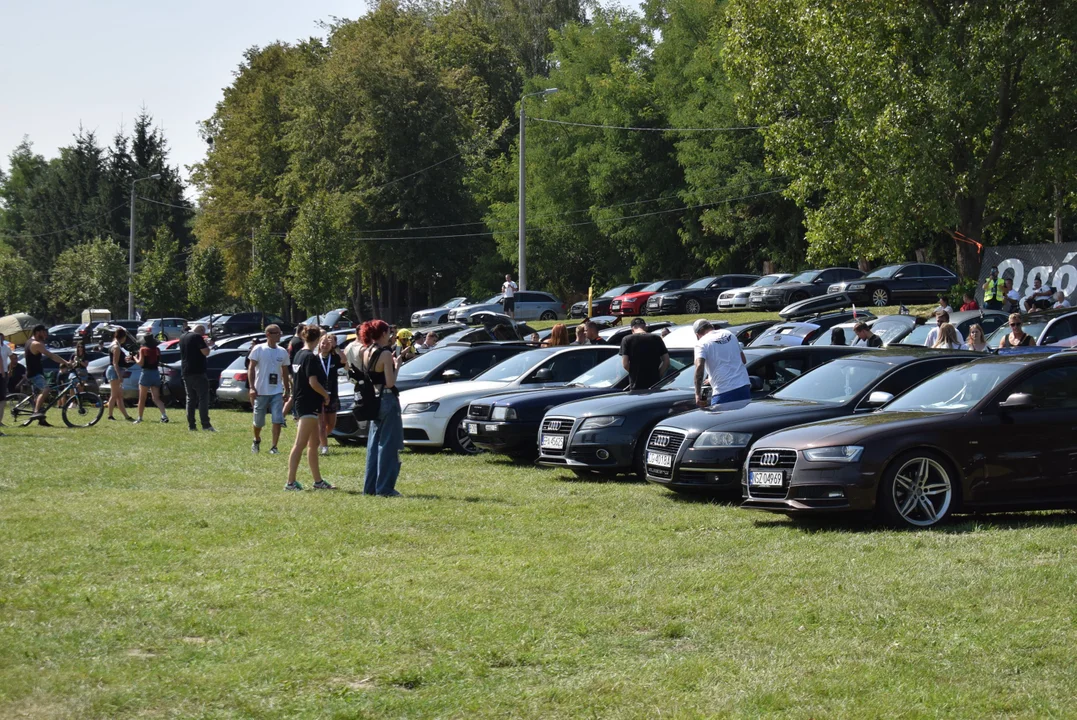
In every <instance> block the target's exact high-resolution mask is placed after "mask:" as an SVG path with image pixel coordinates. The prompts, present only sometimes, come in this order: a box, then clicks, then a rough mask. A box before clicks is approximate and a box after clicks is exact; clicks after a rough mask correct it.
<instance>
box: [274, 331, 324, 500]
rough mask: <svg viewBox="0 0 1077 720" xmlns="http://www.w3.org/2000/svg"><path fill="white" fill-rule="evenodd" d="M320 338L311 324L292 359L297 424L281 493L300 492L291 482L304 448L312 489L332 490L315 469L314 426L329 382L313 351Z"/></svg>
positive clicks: (315, 443) (318, 332)
mask: <svg viewBox="0 0 1077 720" xmlns="http://www.w3.org/2000/svg"><path fill="white" fill-rule="evenodd" d="M321 336H322V329H321V328H319V327H317V326H315V325H312V326H310V327H308V328H305V329H304V330H303V341H304V347H303V349H302V350H300V351H299V352H297V353H296V354H295V358H294V359H293V360H292V373H293V375H294V377H295V380H294V381H293V382H292V399H293V400H294V401H295V410H296V413H297V414H298V415H299V423H298V426H297V427H296V430H295V445H293V446H292V452H291V454H290V455H289V456H288V484H287V485H285V486H284V489H285V490H302V489H303V486H302V485H300V484H299V483H298V482H296V479H295V475H296V472H297V471H298V470H299V459H300V458H301V457H302V455H303V448H306V449H307V462H308V463H309V464H310V473H311V475H313V476H314V489H315V490H336V487H334V486H333V485H330V484H329V483H327V482H326V481H325V480H323V479H322V474H321V471H320V470H319V469H318V439H319V433H318V426H319V424H320V422H321V417H320V416H321V414H322V412H323V409H324V408H325V406H326V405H328V404H329V390H328V389H327V387H326V386H327V385H328V382H329V381H328V378H327V377H326V374H325V368H324V367H323V366H322V363H321V361H320V360H319V358H318V353H317V352H315V350H316V349H317V347H318V340H319V338H321Z"/></svg>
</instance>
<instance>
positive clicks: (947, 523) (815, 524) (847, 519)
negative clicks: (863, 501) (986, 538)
mask: <svg viewBox="0 0 1077 720" xmlns="http://www.w3.org/2000/svg"><path fill="white" fill-rule="evenodd" d="M754 524H755V526H756V527H758V528H789V529H792V530H799V531H801V532H804V533H820V532H843V533H864V532H881V531H887V530H892V528H890V527H888V526H886V525H884V524H883V523H881V522H879V521H878V520H876V519H874V518H873V517H872V516H871V515H869V514H866V513H865V514H849V515H846V514H842V515H838V514H835V515H830V516H826V515H819V516H814V517H803V518H779V517H775V518H773V519H769V520H768V519H760V520H756V521H755V523H754ZM1073 526H1077V512H1073V511H1072V510H1056V511H1047V512H1043V511H1039V512H1027V513H1021V512H1006V513H997V514H994V513H991V514H986V513H985V514H976V515H952V516H950V517H948V518H946V520H944V521H943V522H941V523H939V524H938V525H936V526H935V527H931V528H923V529H915V528H908V529H907V530H908V531H909V532H929V533H944V534H947V535H964V534H967V533H973V532H981V531H983V530H1026V529H1029V528H1049V527H1059V528H1065V527H1073Z"/></svg>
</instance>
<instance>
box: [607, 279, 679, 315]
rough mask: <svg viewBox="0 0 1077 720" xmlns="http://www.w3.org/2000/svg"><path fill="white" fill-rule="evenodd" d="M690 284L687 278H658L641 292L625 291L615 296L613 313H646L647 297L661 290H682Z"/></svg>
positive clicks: (611, 310) (611, 306)
mask: <svg viewBox="0 0 1077 720" xmlns="http://www.w3.org/2000/svg"><path fill="white" fill-rule="evenodd" d="M687 284H688V281H687V280H658V281H656V282H653V283H651V284H650V285H648V286H647V287H645V288H643V289H642V290H640V291H639V292H633V293H625V294H624V295H618V296H617V297H615V298H613V302H611V303H610V314H611V315H646V314H647V299H648V298H650V297H651V295H654V294H655V293H660V292H669V291H670V290H680V289H681V288H682V287H684V286H685V285H687Z"/></svg>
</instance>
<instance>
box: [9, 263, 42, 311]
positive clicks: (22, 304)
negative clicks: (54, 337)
mask: <svg viewBox="0 0 1077 720" xmlns="http://www.w3.org/2000/svg"><path fill="white" fill-rule="evenodd" d="M44 309H45V308H44V306H43V303H42V296H41V278H40V276H39V275H38V274H37V273H36V272H35V271H34V268H33V266H32V265H30V263H28V262H27V261H26V260H24V259H23V258H21V257H19V256H18V255H16V254H15V253H14V252H11V251H4V249H3V248H2V247H0V315H10V314H12V313H16V312H26V313H30V314H31V315H38V314H39V313H41V312H42V311H43V310H44Z"/></svg>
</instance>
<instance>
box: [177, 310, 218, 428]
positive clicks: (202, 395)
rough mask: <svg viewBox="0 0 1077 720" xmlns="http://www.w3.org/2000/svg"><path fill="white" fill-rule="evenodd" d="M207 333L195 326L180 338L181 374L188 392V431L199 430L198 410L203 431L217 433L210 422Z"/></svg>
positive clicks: (203, 328) (204, 329)
mask: <svg viewBox="0 0 1077 720" xmlns="http://www.w3.org/2000/svg"><path fill="white" fill-rule="evenodd" d="M205 332H206V328H205V326H204V325H195V326H194V327H193V328H191V332H189V333H186V334H185V335H184V336H183V337H181V338H180V341H179V348H180V374H181V375H182V376H183V387H184V389H185V391H186V392H187V429H188V430H191V431H192V432H194V431H196V430H198V428H197V427H196V426H195V424H194V411H195V408H198V415H199V420H201V422H202V429H203V430H205V431H206V432H217V431H216V430H215V429H214V428H213V425H212V424H211V423H210V421H209V380H208V379H207V378H206V356H207V355H209V346H208V345H206V339H205V338H204V337H202V336H203V335H204V334H205Z"/></svg>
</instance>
